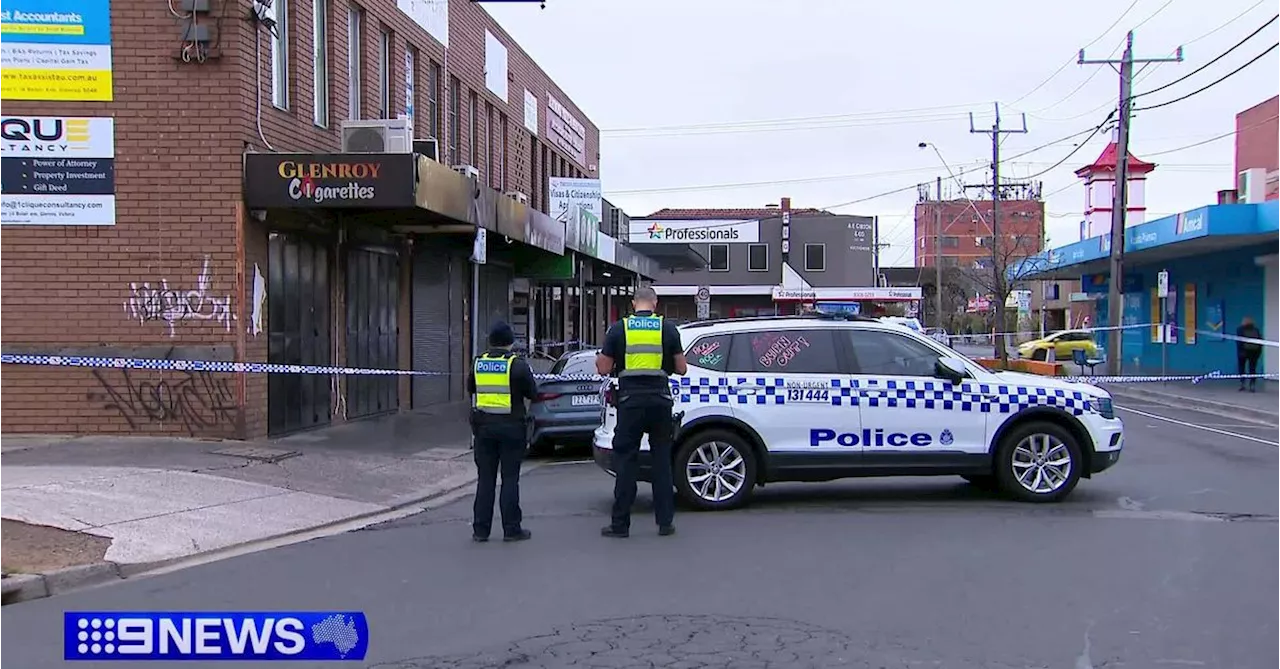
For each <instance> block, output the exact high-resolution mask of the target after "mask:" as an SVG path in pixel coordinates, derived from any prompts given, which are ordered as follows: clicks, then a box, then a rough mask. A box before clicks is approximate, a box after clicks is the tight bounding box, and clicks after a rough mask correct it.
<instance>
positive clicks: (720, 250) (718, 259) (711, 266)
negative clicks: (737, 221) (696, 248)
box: [707, 244, 729, 272]
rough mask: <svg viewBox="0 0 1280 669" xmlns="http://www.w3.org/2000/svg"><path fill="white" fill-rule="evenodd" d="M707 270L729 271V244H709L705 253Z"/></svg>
mask: <svg viewBox="0 0 1280 669" xmlns="http://www.w3.org/2000/svg"><path fill="white" fill-rule="evenodd" d="M707 271H709V272H728V271H729V245H728V244H711V245H710V246H709V248H708V253H707Z"/></svg>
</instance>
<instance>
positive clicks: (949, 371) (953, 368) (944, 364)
mask: <svg viewBox="0 0 1280 669" xmlns="http://www.w3.org/2000/svg"><path fill="white" fill-rule="evenodd" d="M934 373H935V374H936V375H937V376H938V377H939V378H943V379H950V380H951V382H952V383H960V381H961V380H963V379H966V378H969V370H968V369H965V366H964V363H962V362H960V361H959V360H957V359H955V358H938V362H937V364H936V365H935V366H934Z"/></svg>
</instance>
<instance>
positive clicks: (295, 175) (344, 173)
mask: <svg viewBox="0 0 1280 669" xmlns="http://www.w3.org/2000/svg"><path fill="white" fill-rule="evenodd" d="M414 163H415V160H414V156H413V154H411V153H330V154H312V153H250V154H247V155H246V156H245V166H244V198H245V204H246V206H248V207H249V208H251V209H272V208H280V209H331V208H337V209H353V208H358V209H397V208H402V207H413V206H415V202H414V186H415V178H414Z"/></svg>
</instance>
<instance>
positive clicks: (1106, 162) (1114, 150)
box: [1076, 141, 1156, 177]
mask: <svg viewBox="0 0 1280 669" xmlns="http://www.w3.org/2000/svg"><path fill="white" fill-rule="evenodd" d="M1119 153H1120V149H1119V148H1118V147H1116V143H1115V142H1114V141H1113V142H1111V143H1110V144H1108V145H1107V148H1105V149H1103V150H1102V155H1100V156H1098V159H1097V160H1095V161H1093V164H1092V165H1085V166H1084V167H1081V168H1080V169H1078V170H1076V176H1078V177H1087V176H1089V175H1091V174H1094V173H1096V172H1115V171H1116V155H1117V154H1119ZM1155 168H1156V164H1155V163H1149V162H1147V161H1145V160H1143V159H1141V158H1138V157H1137V156H1135V155H1133V154H1132V153H1130V154H1129V174H1130V175H1134V174H1146V173H1148V172H1150V171H1152V170H1154V169H1155Z"/></svg>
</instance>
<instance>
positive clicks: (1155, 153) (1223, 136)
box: [1144, 47, 1280, 158]
mask: <svg viewBox="0 0 1280 669" xmlns="http://www.w3.org/2000/svg"><path fill="white" fill-rule="evenodd" d="M1272 48H1274V47H1272ZM1277 118H1280V115H1276V116H1272V117H1271V118H1267V119H1263V120H1261V121H1258V122H1257V123H1254V124H1253V125H1247V126H1245V127H1243V128H1237V129H1235V130H1232V131H1231V132H1224V133H1222V134H1221V135H1218V136H1216V137H1210V138H1209V139H1206V140H1203V141H1200V142H1196V143H1194V144H1187V145H1186V146H1179V147H1177V148H1175V149H1165V150H1163V151H1152V152H1150V153H1146V154H1144V155H1145V156H1147V157H1148V158H1150V157H1151V156H1163V155H1168V154H1170V153H1177V152H1179V151H1186V150H1187V149H1194V148H1196V147H1197V146H1204V145H1205V144H1210V143H1213V142H1216V141H1218V140H1222V139H1226V138H1228V137H1230V136H1232V135H1235V134H1237V133H1240V132H1243V131H1245V130H1252V129H1254V128H1256V127H1258V126H1261V125H1265V124H1267V123H1270V122H1272V121H1274V120H1276V119H1277Z"/></svg>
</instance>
